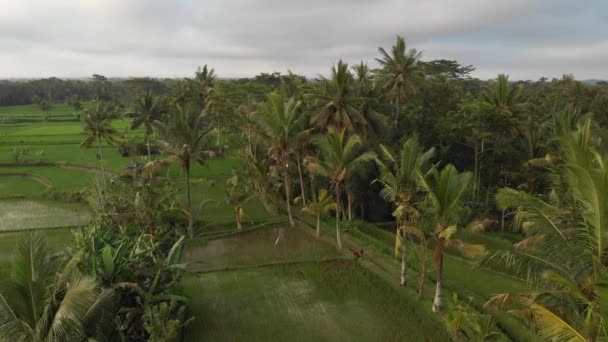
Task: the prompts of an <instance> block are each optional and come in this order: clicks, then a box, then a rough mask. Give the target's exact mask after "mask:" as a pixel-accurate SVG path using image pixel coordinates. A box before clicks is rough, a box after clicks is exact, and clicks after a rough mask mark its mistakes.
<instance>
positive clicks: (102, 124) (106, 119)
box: [80, 100, 117, 179]
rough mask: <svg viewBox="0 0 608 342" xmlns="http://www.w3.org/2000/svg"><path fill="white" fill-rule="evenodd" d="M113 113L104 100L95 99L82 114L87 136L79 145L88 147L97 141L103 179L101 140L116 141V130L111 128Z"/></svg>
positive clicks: (110, 142)
mask: <svg viewBox="0 0 608 342" xmlns="http://www.w3.org/2000/svg"><path fill="white" fill-rule="evenodd" d="M112 119H113V115H112V113H111V112H110V111H109V110H108V106H107V104H106V103H105V102H102V101H100V100H97V101H96V104H95V107H93V110H86V111H85V115H84V131H85V133H86V134H87V137H86V138H85V139H84V140H83V141H82V142H81V143H80V147H82V148H89V147H91V146H92V145H93V144H94V143H97V150H98V156H99V162H100V164H101V173H102V175H103V177H104V179H105V167H104V164H103V153H102V152H101V141H102V140H105V141H106V142H108V143H109V144H113V143H115V142H116V139H115V135H116V133H117V132H116V130H115V129H114V128H112Z"/></svg>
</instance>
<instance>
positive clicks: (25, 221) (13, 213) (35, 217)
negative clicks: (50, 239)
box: [0, 199, 91, 231]
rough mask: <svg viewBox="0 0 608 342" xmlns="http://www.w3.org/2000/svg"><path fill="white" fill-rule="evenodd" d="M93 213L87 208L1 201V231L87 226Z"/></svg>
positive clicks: (44, 202)
mask: <svg viewBox="0 0 608 342" xmlns="http://www.w3.org/2000/svg"><path fill="white" fill-rule="evenodd" d="M90 220H91V213H90V212H89V211H88V210H87V209H86V207H85V206H83V205H79V204H66V203H59V202H52V201H34V200H28V199H6V200H0V231H14V230H22V229H34V228H57V227H75V226H82V225H85V224H87V223H88V222H89V221H90Z"/></svg>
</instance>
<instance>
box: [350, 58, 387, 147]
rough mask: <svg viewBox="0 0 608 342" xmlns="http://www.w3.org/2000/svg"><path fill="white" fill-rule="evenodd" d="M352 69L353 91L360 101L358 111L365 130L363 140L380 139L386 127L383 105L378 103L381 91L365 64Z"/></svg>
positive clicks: (380, 102) (362, 63) (381, 94)
mask: <svg viewBox="0 0 608 342" xmlns="http://www.w3.org/2000/svg"><path fill="white" fill-rule="evenodd" d="M352 69H353V72H354V74H355V80H354V91H355V94H356V96H357V97H358V98H359V99H360V100H361V104H360V111H361V114H362V115H363V118H364V119H365V123H366V128H367V129H365V130H363V131H362V132H361V134H364V138H367V137H368V136H372V137H374V138H377V137H380V136H381V135H382V133H383V132H384V131H385V130H386V127H387V120H386V116H385V115H384V114H383V112H384V111H385V108H384V107H385V105H384V104H383V103H382V101H380V99H381V97H382V96H383V91H382V89H381V88H380V87H378V86H377V83H376V82H375V81H374V79H373V75H372V70H371V69H370V68H369V67H368V66H367V64H366V63H364V62H361V63H359V64H357V65H355V66H353V67H352Z"/></svg>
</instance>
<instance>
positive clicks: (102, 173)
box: [97, 136, 106, 184]
mask: <svg viewBox="0 0 608 342" xmlns="http://www.w3.org/2000/svg"><path fill="white" fill-rule="evenodd" d="M97 150H98V151H99V152H98V153H99V162H100V164H101V177H103V181H104V184H105V181H106V170H105V168H104V166H103V154H102V153H101V137H100V136H97Z"/></svg>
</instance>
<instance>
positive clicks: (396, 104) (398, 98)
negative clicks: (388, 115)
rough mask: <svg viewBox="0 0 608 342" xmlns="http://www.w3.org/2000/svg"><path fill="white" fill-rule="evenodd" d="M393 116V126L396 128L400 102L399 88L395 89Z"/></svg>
mask: <svg viewBox="0 0 608 342" xmlns="http://www.w3.org/2000/svg"><path fill="white" fill-rule="evenodd" d="M395 102H396V103H395V118H394V119H393V127H394V128H397V126H399V114H400V109H399V102H401V89H398V90H397V99H396V100H395Z"/></svg>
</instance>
